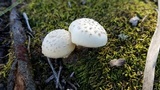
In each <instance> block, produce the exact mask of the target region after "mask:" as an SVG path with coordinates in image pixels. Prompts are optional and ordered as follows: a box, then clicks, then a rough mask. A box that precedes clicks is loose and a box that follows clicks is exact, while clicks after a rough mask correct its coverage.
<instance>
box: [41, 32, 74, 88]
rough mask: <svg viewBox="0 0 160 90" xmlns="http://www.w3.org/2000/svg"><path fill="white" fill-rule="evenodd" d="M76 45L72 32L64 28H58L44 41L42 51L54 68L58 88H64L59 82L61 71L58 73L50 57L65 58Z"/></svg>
mask: <svg viewBox="0 0 160 90" xmlns="http://www.w3.org/2000/svg"><path fill="white" fill-rule="evenodd" d="M74 48H75V45H74V44H73V43H72V42H71V37H70V32H68V31H66V30H64V29H56V30H54V31H51V32H50V33H48V34H47V35H46V37H45V38H44V40H43V42H42V53H43V54H44V55H45V56H46V57H47V60H48V63H49V65H50V67H51V69H52V72H53V75H54V78H55V79H56V80H55V82H56V88H58V87H59V88H60V89H61V90H62V86H61V84H60V83H59V77H60V72H61V70H62V66H60V68H59V69H60V70H59V72H58V74H57V73H56V71H55V69H54V67H53V65H52V64H51V61H50V59H49V58H65V57H68V55H69V54H70V53H71V52H72V51H73V50H74Z"/></svg>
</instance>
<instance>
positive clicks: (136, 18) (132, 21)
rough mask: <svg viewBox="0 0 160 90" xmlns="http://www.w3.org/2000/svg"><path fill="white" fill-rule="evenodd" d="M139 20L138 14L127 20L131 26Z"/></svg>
mask: <svg viewBox="0 0 160 90" xmlns="http://www.w3.org/2000/svg"><path fill="white" fill-rule="evenodd" d="M139 20H140V18H139V17H138V16H135V17H132V18H131V19H130V20H129V23H131V24H132V26H134V27H136V26H137V25H138V21H139Z"/></svg>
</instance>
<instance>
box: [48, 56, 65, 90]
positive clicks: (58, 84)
mask: <svg viewBox="0 0 160 90" xmlns="http://www.w3.org/2000/svg"><path fill="white" fill-rule="evenodd" d="M47 61H48V63H49V65H50V67H51V69H52V72H53V75H54V78H55V79H56V80H55V81H56V82H55V83H56V88H58V87H59V88H60V89H62V86H61V84H60V83H59V81H58V80H59V79H58V74H57V72H56V70H55V69H54V67H53V65H52V63H51V61H50V59H49V58H48V57H47Z"/></svg>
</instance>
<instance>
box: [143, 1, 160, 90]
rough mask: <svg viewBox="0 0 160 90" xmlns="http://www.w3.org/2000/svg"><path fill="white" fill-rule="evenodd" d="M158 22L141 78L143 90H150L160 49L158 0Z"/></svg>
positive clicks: (159, 8)
mask: <svg viewBox="0 0 160 90" xmlns="http://www.w3.org/2000/svg"><path fill="white" fill-rule="evenodd" d="M157 20H158V22H157V27H156V30H155V32H154V35H153V36H152V39H151V43H150V46H149V49H148V53H147V59H146V65H145V70H144V77H143V88H142V89H143V90H152V89H153V83H154V76H155V66H156V62H157V57H158V53H159V49H160V41H159V40H160V1H159V0H158V19H157Z"/></svg>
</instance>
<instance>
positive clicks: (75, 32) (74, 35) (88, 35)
mask: <svg viewBox="0 0 160 90" xmlns="http://www.w3.org/2000/svg"><path fill="white" fill-rule="evenodd" d="M69 31H70V32H71V40H72V42H73V43H74V44H76V45H79V46H84V47H90V48H96V47H101V46H104V45H106V43H107V40H108V39H107V32H106V31H105V29H104V28H103V26H101V25H100V24H99V23H98V22H97V21H95V20H93V19H90V18H80V19H77V20H75V21H73V22H72V23H71V24H70V26H69Z"/></svg>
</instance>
